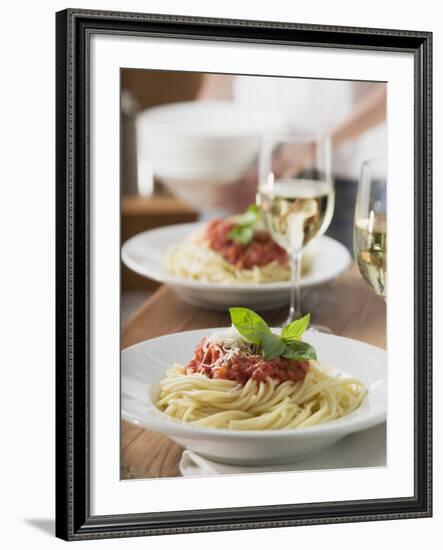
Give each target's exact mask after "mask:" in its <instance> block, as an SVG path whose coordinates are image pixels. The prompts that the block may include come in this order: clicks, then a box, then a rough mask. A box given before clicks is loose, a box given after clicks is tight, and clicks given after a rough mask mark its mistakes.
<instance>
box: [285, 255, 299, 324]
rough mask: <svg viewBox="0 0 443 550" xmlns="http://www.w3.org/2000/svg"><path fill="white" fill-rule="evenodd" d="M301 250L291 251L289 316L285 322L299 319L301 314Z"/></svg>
mask: <svg viewBox="0 0 443 550" xmlns="http://www.w3.org/2000/svg"><path fill="white" fill-rule="evenodd" d="M300 275H301V251H297V252H292V253H291V295H290V306H289V316H288V319H287V321H286V324H289V323H292V321H294V320H295V319H299V318H300V317H301V316H302V314H301V299H300Z"/></svg>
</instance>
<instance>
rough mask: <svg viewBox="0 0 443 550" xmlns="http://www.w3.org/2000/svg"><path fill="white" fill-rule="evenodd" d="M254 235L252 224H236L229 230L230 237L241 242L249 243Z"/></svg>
mask: <svg viewBox="0 0 443 550" xmlns="http://www.w3.org/2000/svg"><path fill="white" fill-rule="evenodd" d="M253 237H254V229H253V228H252V227H250V226H245V227H243V226H241V225H236V226H235V227H234V228H233V229H231V231H230V232H229V238H230V239H232V240H233V241H236V242H239V243H241V244H249V243H250V242H251V241H252V239H253Z"/></svg>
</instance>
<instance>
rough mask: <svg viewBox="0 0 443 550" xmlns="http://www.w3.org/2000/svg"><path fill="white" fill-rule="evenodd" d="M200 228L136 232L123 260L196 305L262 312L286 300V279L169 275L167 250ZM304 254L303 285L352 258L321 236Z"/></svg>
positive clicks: (172, 227) (342, 268)
mask: <svg viewBox="0 0 443 550" xmlns="http://www.w3.org/2000/svg"><path fill="white" fill-rule="evenodd" d="M201 227H202V224H201V223H186V224H177V225H169V226H165V227H159V228H157V229H151V230H149V231H144V232H143V233H139V234H138V235H135V236H134V237H132V238H131V239H129V240H128V241H126V242H125V243H124V244H123V247H122V260H123V262H124V263H125V264H126V265H127V266H128V267H129V268H130V269H132V270H133V271H135V272H136V273H138V274H139V275H142V276H144V277H147V278H149V279H153V280H154V281H158V282H161V283H165V284H167V285H169V286H170V287H172V288H173V289H174V290H175V292H177V294H179V295H180V296H181V297H182V298H183V299H184V300H186V301H187V302H189V303H191V304H193V305H196V306H199V307H204V308H207V309H216V310H226V308H227V307H230V306H232V305H236V306H244V307H250V308H252V309H257V310H261V311H263V310H266V309H274V308H277V307H280V306H283V305H285V304H287V303H288V301H289V290H290V283H289V282H277V283H255V284H252V283H248V284H246V285H245V284H240V283H235V284H232V283H229V284H223V283H209V282H205V281H196V280H192V279H186V278H184V277H177V276H173V275H171V274H169V273H168V272H167V271H166V270H165V267H164V259H165V254H166V251H167V250H168V249H169V248H170V247H171V246H174V245H177V244H179V243H181V242H183V241H184V240H185V239H186V238H187V237H188V236H189V235H190V234H191V233H194V232H195V231H198V230H199V229H200V228H201ZM307 253H308V255H309V269H308V271H307V273H306V274H305V275H304V276H303V277H302V279H301V283H300V286H301V287H302V288H303V287H310V286H315V285H319V284H322V283H325V282H327V281H329V280H331V279H334V278H335V277H338V275H340V274H341V273H342V272H343V271H345V269H346V268H347V267H348V266H349V264H350V261H351V258H350V255H349V252H348V251H347V250H346V248H345V247H344V246H343V245H342V244H341V243H339V242H337V241H335V240H334V239H331V238H330V237H326V236H324V235H323V236H321V237H318V238H317V239H315V240H314V241H312V242H311V243H310V245H309V247H308V248H307Z"/></svg>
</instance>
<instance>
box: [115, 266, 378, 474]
mask: <svg viewBox="0 0 443 550" xmlns="http://www.w3.org/2000/svg"><path fill="white" fill-rule="evenodd" d="M302 303H303V309H304V311H309V312H311V321H312V322H313V323H317V324H321V325H326V326H328V327H330V328H331V329H332V331H333V332H334V333H335V334H339V335H343V336H347V337H349V338H355V339H356V340H362V341H364V342H367V343H369V344H373V345H375V346H379V347H382V348H385V347H386V310H385V303H384V301H383V299H381V298H379V297H377V296H376V295H375V294H374V292H373V291H372V290H371V289H370V288H369V287H368V286H367V284H366V283H365V282H364V281H363V280H362V278H361V276H360V275H359V273H358V271H357V268H356V267H355V266H352V267H350V268H349V269H348V271H346V273H344V274H343V275H342V276H341V277H338V278H337V279H335V280H333V281H331V282H329V283H327V284H324V285H322V286H318V287H314V288H309V289H305V290H304V291H303V292H302ZM286 314H287V309H286V308H283V309H278V310H275V311H269V312H264V313H262V316H263V317H264V318H265V319H266V321H267V322H268V323H269V324H270V325H274V326H275V325H278V324H279V323H281V322H283V321H284V319H285V317H286ZM229 324H230V320H229V314H228V313H227V312H226V313H225V312H215V311H206V310H203V309H198V308H196V307H193V306H191V305H189V304H187V303H186V302H184V301H182V300H181V299H180V298H179V297H178V296H176V295H175V293H174V292H173V291H172V290H171V289H170V288H167V287H165V286H162V287H161V288H160V289H158V290H157V291H156V292H155V293H154V294H153V295H152V297H151V298H150V299H149V300H147V301H146V303H145V304H144V305H143V306H142V307H141V308H140V309H139V310H138V311H137V312H136V313H135V314H134V315H133V316H132V317H131V318H130V319H129V320H128V321H127V322H126V323H125V324H124V325H123V330H122V349H124V348H126V347H128V346H131V345H133V344H136V343H138V342H141V341H142V340H146V339H148V338H155V337H156V336H161V335H163V334H169V333H172V332H180V331H185V330H192V329H199V328H205V327H218V326H220V327H222V326H229ZM121 442H122V461H121V465H122V466H121V477H122V479H136V478H149V477H171V476H178V475H180V473H179V469H178V465H179V462H180V457H181V453H182V451H183V449H182V448H181V447H180V446H179V445H177V444H176V443H174V442H173V441H171V440H170V439H168V438H167V437H166V436H164V435H161V434H158V433H155V432H150V431H148V430H144V429H142V428H139V427H137V426H134V425H132V424H129V423H127V422H124V421H123V422H122V427H121Z"/></svg>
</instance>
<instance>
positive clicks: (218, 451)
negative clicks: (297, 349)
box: [121, 329, 386, 466]
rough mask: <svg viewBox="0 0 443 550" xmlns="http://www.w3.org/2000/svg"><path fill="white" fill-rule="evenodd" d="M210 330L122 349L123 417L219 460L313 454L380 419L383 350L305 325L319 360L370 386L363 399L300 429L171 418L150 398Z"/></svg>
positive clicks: (285, 460)
mask: <svg viewBox="0 0 443 550" xmlns="http://www.w3.org/2000/svg"><path fill="white" fill-rule="evenodd" d="M216 330H222V329H204V330H193V331H188V332H181V333H176V334H170V335H167V336H161V337H159V338H154V339H151V340H146V341H144V342H141V343H140V344H137V345H135V346H132V347H130V348H127V349H125V350H124V351H123V352H122V367H121V368H122V401H121V403H122V416H123V418H124V419H125V420H127V421H129V422H132V423H134V424H136V425H138V426H141V427H143V428H146V429H148V430H152V431H155V432H159V433H162V434H164V435H166V436H168V437H169V438H171V439H172V440H173V441H175V442H177V443H178V444H179V445H181V446H183V447H184V448H186V449H189V450H192V451H194V452H196V453H198V454H200V455H201V456H203V457H205V458H207V459H210V460H213V461H216V462H221V463H225V464H240V465H251V466H252V465H276V464H289V463H293V462H295V461H298V460H303V459H306V458H309V457H312V456H315V455H318V454H320V453H322V452H323V451H325V450H326V449H328V448H329V447H331V446H333V445H334V444H336V443H338V442H339V441H340V440H341V439H343V438H344V437H346V436H347V435H349V434H352V433H355V432H359V431H362V430H365V429H367V428H370V427H372V426H375V425H377V424H380V423H382V422H384V421H385V419H386V352H385V351H384V350H382V349H380V348H376V347H374V346H371V345H369V344H366V343H363V342H359V341H357V340H351V339H349V338H343V337H340V336H333V335H328V334H323V333H318V332H312V331H308V332H307V333H305V337H304V339H305V340H306V341H308V342H310V343H311V344H312V345H314V346H315V348H316V350H317V356H318V359H319V361H320V362H321V363H322V364H324V365H328V366H330V367H332V368H333V369H334V370H335V371H337V373H338V372H339V373H341V374H342V375H345V376H351V377H355V378H358V379H360V380H361V381H362V382H363V383H364V384H365V386H366V388H367V390H368V393H367V396H366V397H365V399H364V401H363V403H362V405H361V406H360V407H359V408H358V409H357V410H355V411H354V412H353V413H351V414H349V415H347V416H344V417H342V418H340V419H337V420H333V421H330V422H325V423H323V424H318V425H316V426H312V427H309V428H303V429H298V430H297V429H287V430H262V431H259V430H255V431H243V430H242V431H240V430H238V431H235V430H227V429H211V428H201V427H196V426H193V425H192V424H186V423H182V422H180V421H177V420H174V419H172V418H170V417H169V416H167V415H166V414H164V413H162V412H161V411H159V409H157V407H156V406H155V404H154V401H155V398H156V396H157V394H158V391H159V382H160V380H161V379H162V378H164V377H165V374H166V371H167V370H168V368H169V367H170V366H172V365H173V364H174V363H181V364H186V363H187V362H188V361H189V360H190V359H191V358H192V356H193V352H194V348H195V346H196V344H197V343H198V342H199V341H200V339H201V338H202V337H204V336H207V335H209V334H211V333H212V332H214V331H216Z"/></svg>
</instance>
